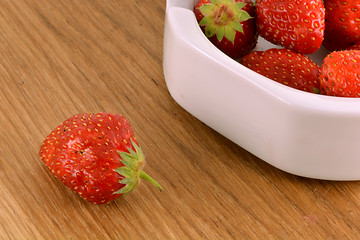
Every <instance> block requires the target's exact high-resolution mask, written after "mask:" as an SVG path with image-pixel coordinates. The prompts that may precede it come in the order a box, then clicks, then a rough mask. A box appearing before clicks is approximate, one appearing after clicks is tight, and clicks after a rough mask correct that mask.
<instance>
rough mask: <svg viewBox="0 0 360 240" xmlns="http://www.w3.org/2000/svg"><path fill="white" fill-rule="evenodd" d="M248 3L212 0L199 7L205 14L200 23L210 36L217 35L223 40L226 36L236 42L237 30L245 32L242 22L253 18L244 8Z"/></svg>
mask: <svg viewBox="0 0 360 240" xmlns="http://www.w3.org/2000/svg"><path fill="white" fill-rule="evenodd" d="M246 4H247V3H244V2H235V0H221V1H220V0H210V3H206V4H203V5H201V6H200V7H199V10H200V12H201V14H202V15H204V17H203V18H202V19H201V21H200V22H199V25H200V26H202V27H204V28H205V35H206V36H207V37H208V38H210V37H212V36H214V35H216V37H217V40H218V41H219V42H221V41H222V40H223V38H224V37H225V38H226V39H227V40H229V41H230V42H231V43H232V44H234V41H235V34H236V31H238V32H241V33H243V32H244V31H243V27H242V25H241V22H245V21H247V20H248V19H250V18H252V17H251V16H250V15H249V13H248V12H246V11H245V10H243V8H244V7H245V6H246Z"/></svg>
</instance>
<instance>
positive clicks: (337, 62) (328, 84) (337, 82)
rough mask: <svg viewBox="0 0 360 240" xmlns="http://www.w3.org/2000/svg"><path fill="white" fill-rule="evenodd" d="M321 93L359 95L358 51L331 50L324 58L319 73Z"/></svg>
mask: <svg viewBox="0 0 360 240" xmlns="http://www.w3.org/2000/svg"><path fill="white" fill-rule="evenodd" d="M320 86H321V93H323V94H326V95H331V96H338V97H360V51H359V50H345V51H338V52H332V53H330V54H329V55H327V56H326V57H325V58H324V61H323V64H322V66H321V74H320Z"/></svg>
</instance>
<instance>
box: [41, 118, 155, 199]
mask: <svg viewBox="0 0 360 240" xmlns="http://www.w3.org/2000/svg"><path fill="white" fill-rule="evenodd" d="M39 155H40V159H41V160H42V161H43V162H44V163H45V164H46V165H47V167H48V168H49V169H50V171H51V172H52V173H53V174H54V175H55V176H56V177H57V178H58V179H60V180H61V181H62V182H63V183H64V184H65V185H66V186H67V187H69V188H70V189H71V190H73V191H75V192H77V193H78V194H79V195H80V196H81V197H83V198H84V199H85V200H87V201H89V202H91V203H94V204H103V203H108V202H110V201H112V200H115V199H117V198H118V197H120V196H121V195H122V194H125V193H129V192H131V191H132V190H134V189H135V188H136V187H137V185H138V183H139V178H143V179H145V180H148V181H150V182H151V183H152V184H154V185H155V186H156V187H157V188H158V189H159V190H162V188H161V186H160V185H159V184H158V183H157V182H156V181H155V180H154V179H152V178H151V177H150V176H149V175H147V174H146V173H145V172H144V171H143V170H142V167H143V165H144V155H143V152H142V150H141V148H140V147H139V146H138V144H137V141H136V138H135V136H134V133H133V130H132V128H131V126H130V124H129V122H128V121H127V120H126V119H125V117H123V116H121V115H118V114H111V113H96V114H89V113H84V114H77V115H74V116H72V117H70V118H69V119H67V120H65V121H64V122H63V123H62V124H60V125H59V126H58V127H57V128H56V129H54V130H53V131H52V132H51V133H50V135H49V136H48V137H47V138H46V139H45V140H44V142H43V144H42V146H41V147H40V151H39Z"/></svg>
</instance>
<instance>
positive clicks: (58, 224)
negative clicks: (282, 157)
mask: <svg viewBox="0 0 360 240" xmlns="http://www.w3.org/2000/svg"><path fill="white" fill-rule="evenodd" d="M164 15H165V1H164V0H154V1H135V0H106V1H100V0H91V1H84V0H74V1H65V0H57V1H46V0H36V1H35V0H2V1H0V86H1V90H0V127H1V128H0V134H1V138H0V146H1V148H0V197H1V199H0V239H360V216H359V211H360V182H329V181H318V180H312V179H305V178H301V177H296V176H293V175H290V174H287V173H284V172H282V171H280V170H278V169H275V168H273V167H271V166H269V165H268V164H266V163H264V162H263V161H261V160H260V159H258V158H256V157H254V156H253V155H251V154H250V153H248V152H246V151H245V150H244V149H242V148H241V147H239V146H237V145H235V144H234V143H232V142H230V141H229V140H227V139H226V138H224V137H222V136H221V135H219V134H218V133H216V132H215V131H213V130H211V129H210V128H208V127H207V126H206V125H204V124H203V123H201V122H200V121H198V120H197V119H195V118H194V117H192V116H191V115H190V114H189V113H187V112H186V111H184V110H183V109H182V108H181V107H179V105H177V104H176V103H175V102H174V101H173V99H172V98H171V96H170V95H169V93H168V91H167V88H166V85H165V81H164V76H163V72H162V38H163V27H164ZM98 111H109V112H117V113H121V114H123V115H125V116H126V117H127V118H128V119H129V121H130V122H131V124H132V126H133V128H134V131H135V134H136V135H137V139H138V141H139V142H140V144H141V145H142V148H143V150H144V152H145V155H146V160H147V164H146V166H145V170H146V171H147V172H148V173H149V174H150V175H151V176H153V177H154V178H155V179H157V181H158V182H159V183H160V184H161V185H162V186H163V187H164V189H165V190H164V191H163V192H158V191H157V189H156V188H154V187H153V186H152V185H150V184H148V183H144V182H142V184H141V185H140V186H139V188H138V189H137V190H136V191H135V192H133V193H132V194H130V195H127V196H125V197H123V198H122V199H118V200H117V201H115V202H113V203H111V204H108V205H101V206H95V205H92V204H90V203H87V202H85V201H84V200H82V199H80V198H79V197H78V196H77V195H76V194H74V193H72V192H70V191H69V190H68V189H67V188H66V187H64V186H63V185H62V184H61V183H60V181H58V180H57V179H55V178H54V177H53V176H52V175H51V174H50V172H49V171H48V170H47V168H46V167H45V166H44V164H43V163H42V162H41V161H40V159H39V157H38V150H39V147H40V145H41V143H42V141H43V139H44V138H45V137H46V136H47V135H48V134H49V133H50V131H51V130H52V129H53V128H55V127H56V126H57V125H58V124H60V123H61V122H62V121H63V120H65V119H66V118H68V117H70V116H72V115H73V114H75V113H80V112H98Z"/></svg>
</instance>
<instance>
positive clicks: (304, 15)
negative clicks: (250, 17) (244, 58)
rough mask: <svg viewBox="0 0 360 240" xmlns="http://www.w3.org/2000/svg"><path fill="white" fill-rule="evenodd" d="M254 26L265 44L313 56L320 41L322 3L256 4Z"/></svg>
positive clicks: (275, 0)
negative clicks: (255, 25)
mask: <svg viewBox="0 0 360 240" xmlns="http://www.w3.org/2000/svg"><path fill="white" fill-rule="evenodd" d="M256 14H257V19H256V24H257V28H258V31H259V35H260V36H262V37H263V38H265V39H266V40H268V41H270V42H272V43H274V44H276V45H281V46H283V47H286V48H289V49H292V50H294V51H297V52H299V53H301V54H312V53H314V52H316V51H317V50H318V49H319V48H320V46H321V43H322V41H323V39H324V28H325V9H324V4H323V2H322V0H293V1H279V0H257V1H256Z"/></svg>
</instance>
